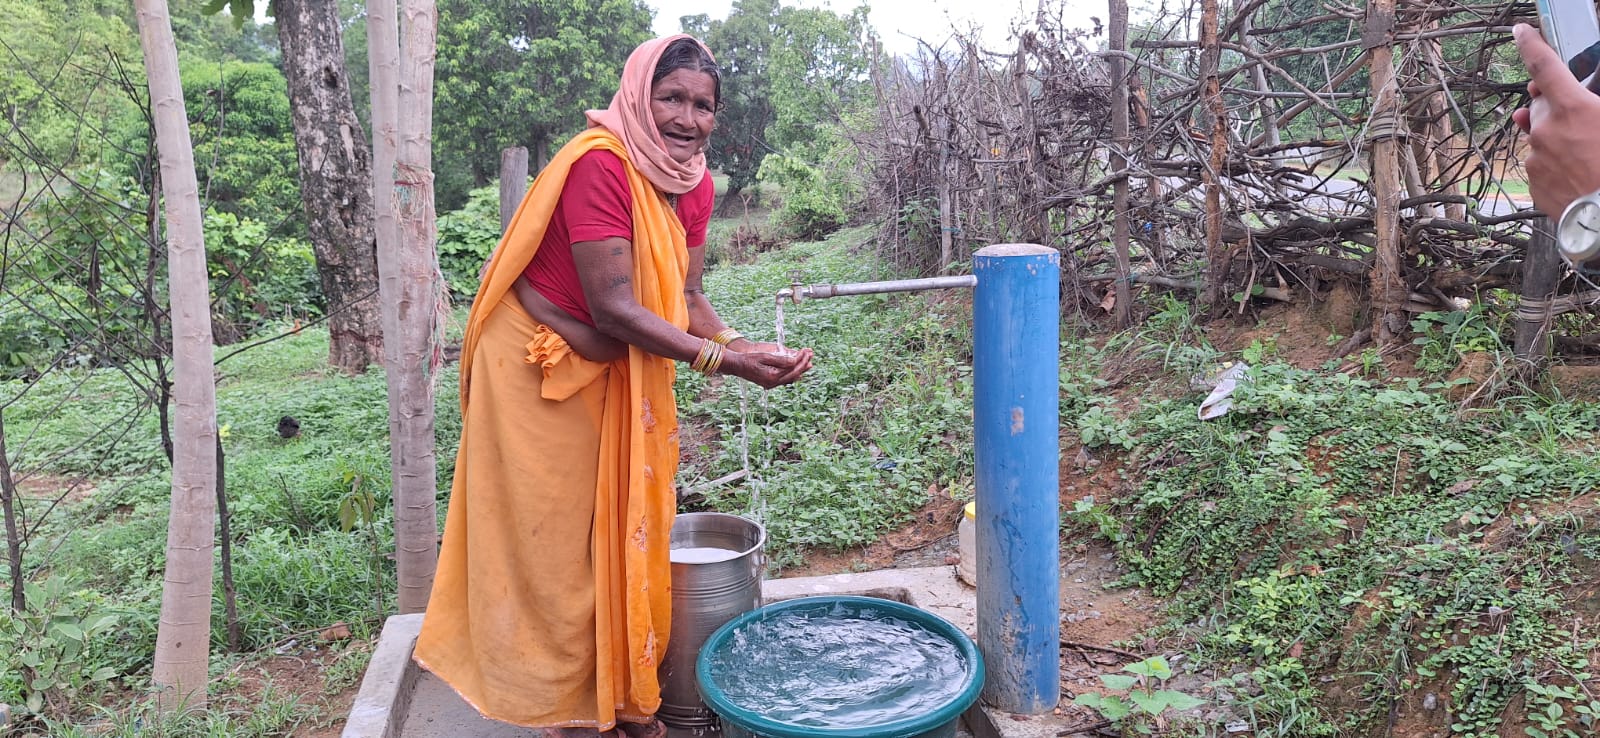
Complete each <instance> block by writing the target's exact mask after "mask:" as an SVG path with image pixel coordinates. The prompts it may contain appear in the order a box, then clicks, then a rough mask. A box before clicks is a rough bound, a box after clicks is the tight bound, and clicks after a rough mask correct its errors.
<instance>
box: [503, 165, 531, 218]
mask: <svg viewBox="0 0 1600 738" xmlns="http://www.w3.org/2000/svg"><path fill="white" fill-rule="evenodd" d="M527 193H528V150H527V149H526V148H523V147H521V146H512V147H511V148H508V149H505V150H502V151H501V152H500V232H501V233H505V232H506V229H507V228H509V227H511V216H513V215H516V214H517V207H518V206H519V205H521V204H522V196H523V195H526V194H527Z"/></svg>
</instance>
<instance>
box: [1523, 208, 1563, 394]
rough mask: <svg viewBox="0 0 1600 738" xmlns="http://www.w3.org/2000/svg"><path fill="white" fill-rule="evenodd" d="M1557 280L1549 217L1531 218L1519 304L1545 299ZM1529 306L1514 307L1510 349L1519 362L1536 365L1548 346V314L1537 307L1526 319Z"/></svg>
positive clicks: (1558, 260)
mask: <svg viewBox="0 0 1600 738" xmlns="http://www.w3.org/2000/svg"><path fill="white" fill-rule="evenodd" d="M1560 282H1561V256H1560V255H1558V254H1557V253H1556V237H1555V229H1554V228H1553V227H1552V226H1551V223H1550V219H1549V218H1540V219H1538V220H1535V221H1533V238H1531V239H1528V253H1527V254H1525V255H1524V256H1523V259H1522V289H1521V293H1522V304H1523V305H1524V306H1527V305H1528V304H1530V303H1533V304H1539V303H1545V302H1547V301H1548V300H1550V299H1551V298H1552V297H1554V296H1555V294H1556V285H1557V284H1559V283H1560ZM1530 312H1533V311H1530V310H1526V309H1523V310H1518V311H1517V314H1518V317H1517V334H1516V343H1515V344H1514V345H1513V347H1512V350H1513V351H1514V352H1515V354H1516V357H1517V358H1518V359H1520V360H1521V361H1522V362H1523V364H1522V365H1523V366H1531V367H1535V368H1536V367H1539V366H1541V365H1543V364H1544V360H1545V358H1546V356H1547V354H1548V353H1549V350H1550V314H1549V312H1548V311H1541V312H1542V314H1541V315H1540V316H1539V319H1537V320H1529V319H1527V318H1525V317H1522V316H1523V315H1526V314H1528V313H1530Z"/></svg>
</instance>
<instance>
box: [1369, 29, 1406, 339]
mask: <svg viewBox="0 0 1600 738" xmlns="http://www.w3.org/2000/svg"><path fill="white" fill-rule="evenodd" d="M1394 8H1395V0H1373V1H1372V3H1371V4H1369V5H1367V23H1366V30H1365V35H1364V42H1365V43H1364V45H1365V46H1367V48H1368V49H1369V53H1368V55H1369V58H1370V59H1371V61H1372V121H1371V125H1370V127H1369V130H1370V131H1371V133H1370V138H1369V139H1368V140H1369V143H1370V145H1371V153H1372V195H1373V198H1374V208H1373V216H1372V219H1373V226H1374V227H1373V230H1374V234H1373V235H1374V237H1375V238H1376V239H1377V249H1376V251H1375V254H1374V255H1375V257H1376V258H1375V261H1374V263H1373V267H1372V320H1373V323H1372V341H1373V343H1376V344H1377V345H1378V346H1379V347H1383V346H1389V345H1392V344H1394V343H1396V342H1398V341H1400V340H1401V339H1402V338H1403V337H1404V336H1405V332H1406V327H1407V319H1406V317H1407V316H1406V311H1405V305H1406V295H1407V292H1408V291H1407V290H1406V283H1405V279H1404V276H1403V275H1402V273H1401V266H1400V248H1401V244H1400V192H1401V181H1400V178H1401V174H1400V141H1399V139H1398V136H1399V134H1400V131H1401V128H1402V126H1403V123H1402V122H1401V120H1400V94H1399V91H1398V90H1397V89H1396V85H1395V72H1394V49H1393V48H1392V47H1391V46H1390V43H1392V41H1393V38H1394Z"/></svg>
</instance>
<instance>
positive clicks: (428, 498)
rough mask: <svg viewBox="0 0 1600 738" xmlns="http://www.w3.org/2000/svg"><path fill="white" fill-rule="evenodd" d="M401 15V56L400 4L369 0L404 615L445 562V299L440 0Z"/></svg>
mask: <svg viewBox="0 0 1600 738" xmlns="http://www.w3.org/2000/svg"><path fill="white" fill-rule="evenodd" d="M404 12H405V23H404V24H403V26H402V27H403V29H404V36H405V43H404V53H403V54H402V53H401V44H400V43H399V39H398V38H397V37H396V31H395V21H394V13H395V2H394V0H368V3H367V29H368V30H367V33H368V48H369V51H368V53H369V54H371V60H370V64H371V69H372V127H373V141H374V146H375V148H374V155H373V161H374V162H375V165H376V166H375V169H376V170H377V172H376V175H377V176H375V177H374V180H375V184H374V185H373V186H374V188H375V196H374V197H373V200H374V201H375V202H376V203H378V210H377V213H378V274H379V279H378V287H379V294H380V295H381V297H382V300H383V330H384V335H385V337H386V339H385V341H384V355H385V364H386V365H387V366H388V385H389V449H390V459H391V470H392V471H391V478H392V480H393V488H394V510H395V533H394V537H395V548H396V553H395V563H396V566H397V568H398V569H399V580H400V586H399V609H400V612H402V613H412V612H421V611H423V610H424V609H426V608H427V605H428V594H429V592H431V591H432V589H433V575H434V569H435V567H436V565H437V561H438V537H439V526H438V521H437V518H436V513H435V511H434V499H435V496H436V494H437V484H436V481H435V475H436V474H437V473H438V468H437V464H436V463H435V459H434V453H433V447H434V429H433V382H432V376H431V375H432V371H433V369H434V368H435V367H434V366H433V362H434V357H435V329H436V328H437V327H438V325H439V323H438V312H439V300H440V293H439V277H438V274H439V267H438V254H437V252H436V251H435V246H434V233H435V224H434V210H433V171H432V137H433V60H434V48H435V32H436V30H437V20H438V13H437V9H436V8H435V5H434V2H433V0H405V5H404ZM396 61H398V66H399V69H398V75H397V74H396V69H395V66H396ZM402 112H403V115H401V113H402ZM378 190H381V192H378Z"/></svg>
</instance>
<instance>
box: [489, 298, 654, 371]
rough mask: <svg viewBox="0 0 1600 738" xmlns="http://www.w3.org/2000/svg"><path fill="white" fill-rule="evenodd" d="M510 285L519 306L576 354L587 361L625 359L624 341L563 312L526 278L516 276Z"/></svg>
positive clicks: (625, 347) (626, 348) (626, 354)
mask: <svg viewBox="0 0 1600 738" xmlns="http://www.w3.org/2000/svg"><path fill="white" fill-rule="evenodd" d="M513 284H514V288H515V289H516V291H517V302H519V303H522V309H523V310H526V311H528V315H530V316H532V317H533V319H534V320H537V321H539V322H540V323H543V324H545V325H547V326H550V330H553V331H555V332H556V335H559V336H561V338H562V339H563V340H565V341H566V342H567V345H568V346H571V347H572V350H573V351H576V352H577V353H578V355H579V356H582V357H583V358H585V359H588V360H590V361H598V362H600V363H602V364H604V363H607V362H611V361H616V360H617V359H622V358H627V356H628V344H625V343H623V342H621V341H618V340H617V339H615V338H612V337H610V336H608V335H606V334H604V333H601V332H600V331H598V330H596V329H595V328H594V327H592V326H590V325H589V324H588V323H585V322H583V321H581V320H578V319H577V318H574V317H572V316H571V315H568V314H567V311H565V310H562V309H561V308H560V307H559V306H557V305H556V304H555V303H553V302H551V301H550V300H549V299H548V298H546V297H545V296H544V295H541V294H539V291H538V290H536V289H534V288H533V285H531V284H528V278H527V277H517V281H516V282H515V283H513Z"/></svg>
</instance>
